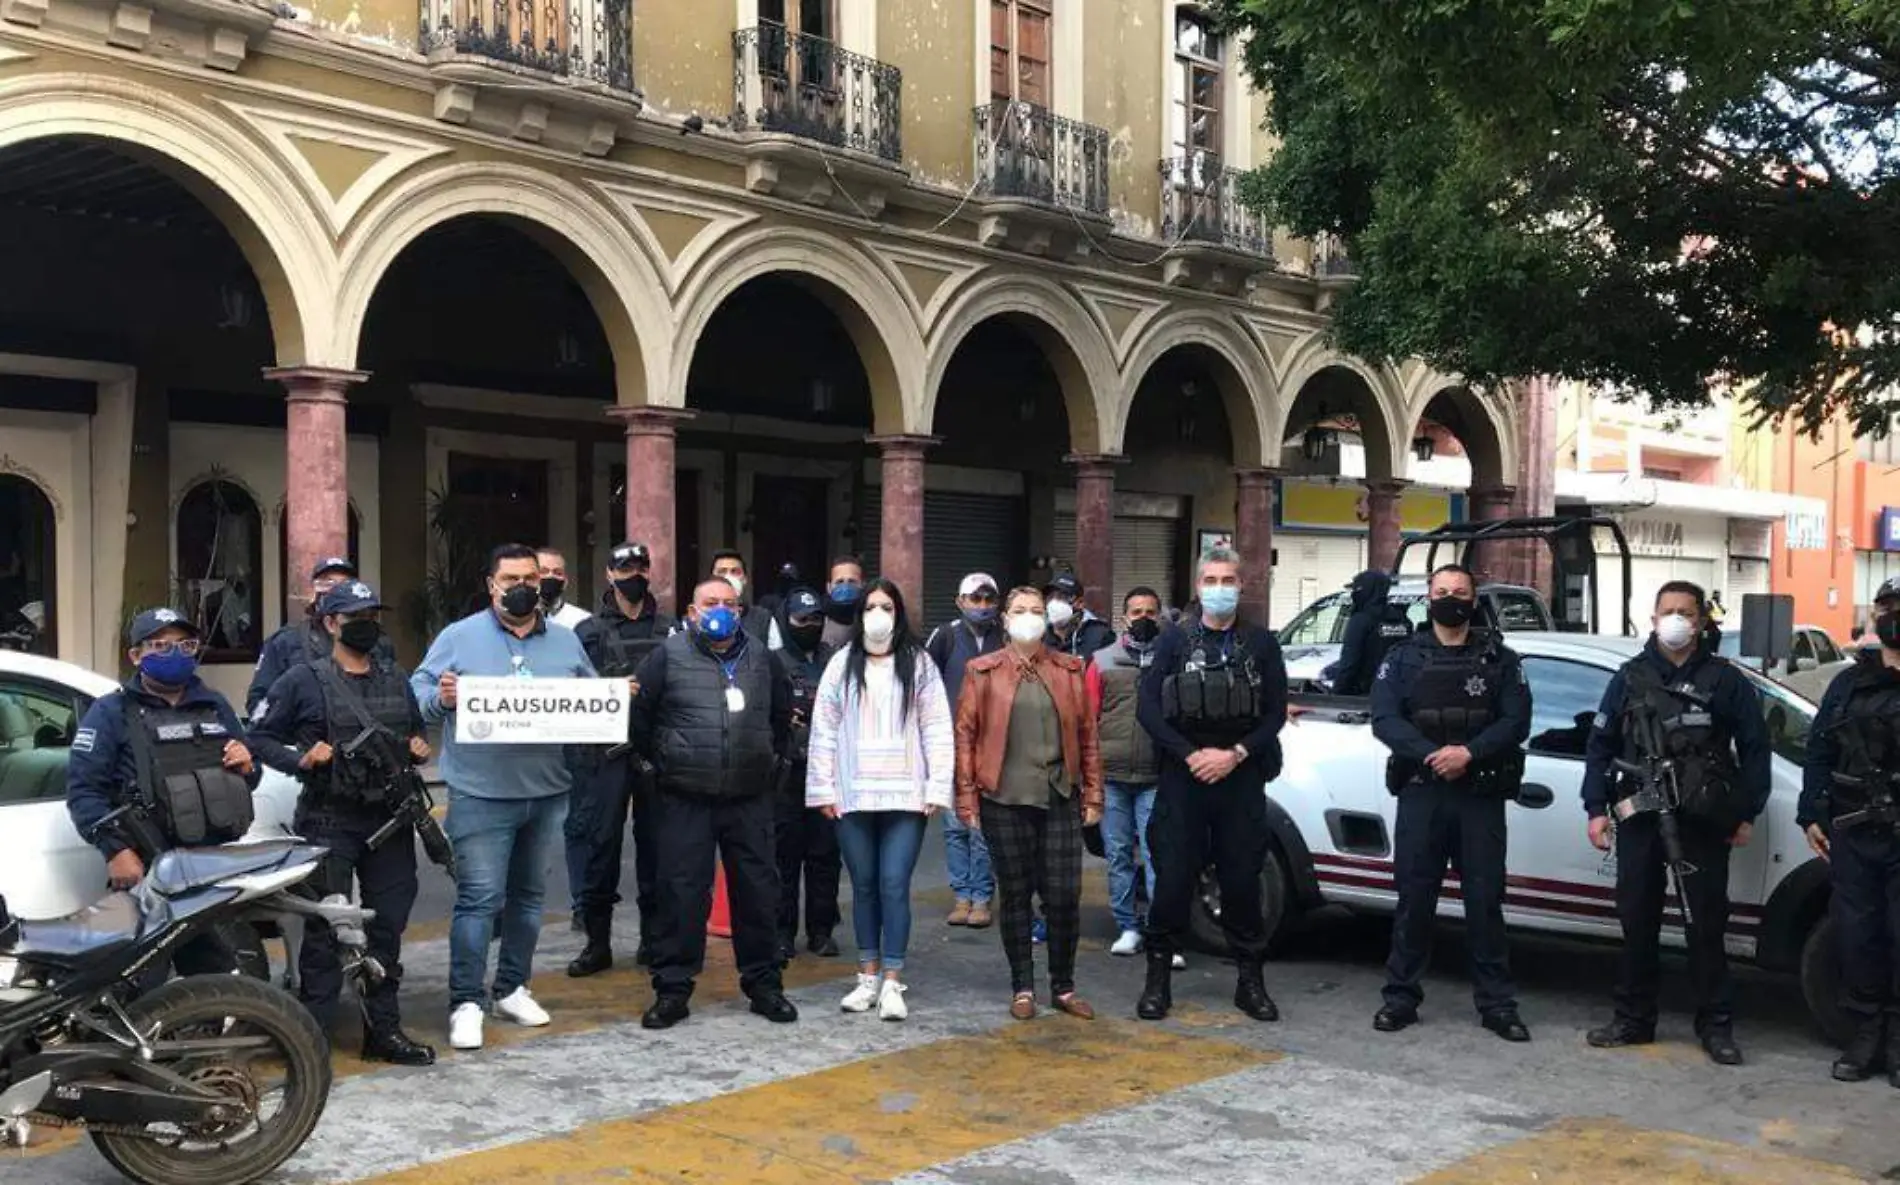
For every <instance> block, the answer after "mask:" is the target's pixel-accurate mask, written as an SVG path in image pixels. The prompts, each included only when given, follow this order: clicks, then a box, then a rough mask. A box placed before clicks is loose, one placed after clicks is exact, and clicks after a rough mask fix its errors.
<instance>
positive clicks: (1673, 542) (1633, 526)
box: [1623, 518, 1683, 555]
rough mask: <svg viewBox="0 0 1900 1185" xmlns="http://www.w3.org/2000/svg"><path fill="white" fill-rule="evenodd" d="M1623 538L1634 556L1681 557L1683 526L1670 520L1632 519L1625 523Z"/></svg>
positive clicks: (1626, 520)
mask: <svg viewBox="0 0 1900 1185" xmlns="http://www.w3.org/2000/svg"><path fill="white" fill-rule="evenodd" d="M1623 537H1624V538H1625V539H1626V540H1628V541H1629V545H1630V552H1631V553H1632V554H1634V555H1681V554H1682V553H1683V547H1682V524H1681V523H1679V522H1671V521H1669V520H1668V519H1657V518H1631V519H1625V520H1624V522H1623Z"/></svg>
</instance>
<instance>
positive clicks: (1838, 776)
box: [1828, 662, 1900, 814]
mask: <svg viewBox="0 0 1900 1185" xmlns="http://www.w3.org/2000/svg"><path fill="white" fill-rule="evenodd" d="M1844 677H1845V678H1849V679H1852V680H1853V681H1854V684H1853V689H1852V690H1851V691H1850V692H1849V693H1848V697H1847V702H1846V703H1844V704H1843V705H1842V706H1841V711H1840V716H1839V719H1838V721H1837V722H1836V724H1835V726H1834V732H1835V758H1834V780H1833V787H1832V789H1831V791H1830V792H1829V795H1828V799H1829V802H1830V805H1831V806H1832V807H1833V809H1834V811H1835V813H1837V814H1838V813H1843V812H1847V811H1856V810H1865V809H1867V808H1868V807H1878V806H1889V805H1893V803H1894V800H1895V797H1896V791H1900V678H1896V677H1894V676H1892V675H1889V674H1887V673H1886V670H1885V668H1884V667H1882V666H1881V665H1880V664H1879V663H1878V662H1874V663H1862V664H1861V666H1859V667H1857V668H1856V669H1855V670H1854V671H1853V673H1852V674H1850V675H1847V676H1844Z"/></svg>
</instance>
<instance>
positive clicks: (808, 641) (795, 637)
mask: <svg viewBox="0 0 1900 1185" xmlns="http://www.w3.org/2000/svg"><path fill="white" fill-rule="evenodd" d="M788 632H789V633H790V634H791V635H792V641H793V642H795V643H797V644H798V648H799V649H800V650H810V649H812V648H813V647H815V646H817V645H818V640H819V639H820V638H822V637H824V636H825V624H824V622H822V621H818V622H813V623H812V624H810V625H795V626H792V627H791V629H790V630H789V631H788Z"/></svg>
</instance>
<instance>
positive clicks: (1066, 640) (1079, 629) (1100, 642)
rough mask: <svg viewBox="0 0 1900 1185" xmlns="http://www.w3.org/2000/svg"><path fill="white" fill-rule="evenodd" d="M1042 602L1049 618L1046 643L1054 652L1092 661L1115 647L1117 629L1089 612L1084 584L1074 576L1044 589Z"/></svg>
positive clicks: (1065, 576) (1066, 575)
mask: <svg viewBox="0 0 1900 1185" xmlns="http://www.w3.org/2000/svg"><path fill="white" fill-rule="evenodd" d="M1042 599H1043V602H1044V603H1045V605H1046V606H1047V607H1046V608H1045V609H1044V610H1043V612H1044V613H1045V614H1047V616H1048V618H1049V636H1048V637H1047V638H1045V639H1043V641H1045V642H1046V643H1048V646H1049V648H1050V649H1051V650H1059V651H1061V652H1062V653H1063V654H1073V655H1075V656H1076V657H1077V658H1088V657H1089V656H1090V655H1092V654H1094V653H1095V652H1096V651H1097V650H1100V649H1102V648H1103V647H1104V646H1113V645H1114V644H1115V627H1114V626H1112V625H1110V624H1108V623H1107V622H1106V621H1103V620H1102V619H1101V618H1099V617H1097V616H1095V614H1093V613H1091V612H1089V610H1088V607H1087V605H1086V604H1084V599H1085V598H1084V589H1083V588H1082V582H1081V581H1080V580H1077V579H1076V578H1075V574H1074V573H1072V572H1064V573H1062V574H1060V575H1058V576H1057V577H1056V578H1055V579H1054V580H1051V581H1050V582H1049V583H1048V584H1046V585H1044V586H1043V590H1042Z"/></svg>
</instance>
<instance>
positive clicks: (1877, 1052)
mask: <svg viewBox="0 0 1900 1185" xmlns="http://www.w3.org/2000/svg"><path fill="white" fill-rule="evenodd" d="M1886 1040H1887V1024H1886V1018H1885V1017H1882V1016H1872V1017H1867V1018H1865V1019H1863V1020H1862V1021H1861V1022H1860V1024H1859V1025H1857V1026H1855V1028H1854V1035H1853V1036H1852V1037H1850V1038H1848V1041H1847V1048H1846V1049H1843V1050H1841V1056H1839V1057H1837V1058H1835V1059H1834V1080H1835V1081H1836V1082H1865V1081H1867V1079H1869V1078H1871V1077H1872V1076H1873V1074H1874V1071H1876V1070H1878V1069H1880V1061H1881V1055H1882V1053H1883V1052H1885V1051H1884V1050H1883V1048H1882V1046H1884V1045H1885V1044H1886Z"/></svg>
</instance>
